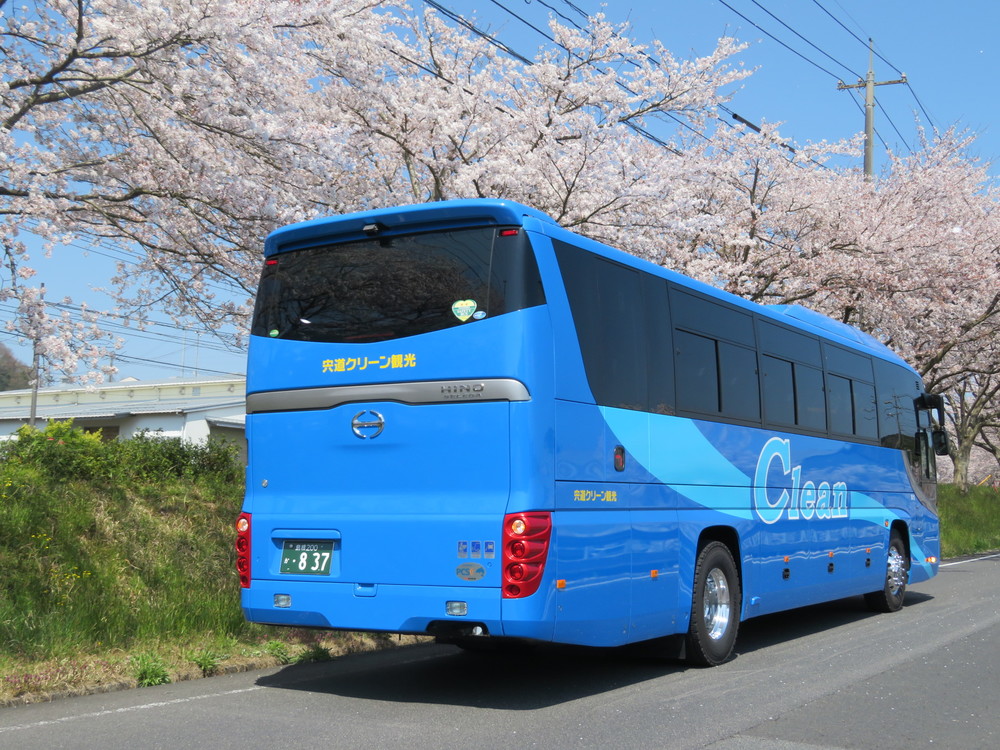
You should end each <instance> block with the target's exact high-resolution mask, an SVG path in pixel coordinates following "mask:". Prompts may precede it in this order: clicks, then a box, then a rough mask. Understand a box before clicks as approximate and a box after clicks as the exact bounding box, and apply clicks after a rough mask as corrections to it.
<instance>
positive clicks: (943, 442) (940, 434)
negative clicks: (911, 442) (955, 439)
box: [931, 429, 949, 456]
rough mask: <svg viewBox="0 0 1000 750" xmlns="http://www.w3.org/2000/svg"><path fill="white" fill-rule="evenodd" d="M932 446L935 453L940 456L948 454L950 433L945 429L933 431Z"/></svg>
mask: <svg viewBox="0 0 1000 750" xmlns="http://www.w3.org/2000/svg"><path fill="white" fill-rule="evenodd" d="M931 446H932V447H933V448H934V453H936V454H937V455H939V456H947V455H948V447H949V446H948V433H947V432H945V431H944V430H941V429H937V430H934V431H932V432H931Z"/></svg>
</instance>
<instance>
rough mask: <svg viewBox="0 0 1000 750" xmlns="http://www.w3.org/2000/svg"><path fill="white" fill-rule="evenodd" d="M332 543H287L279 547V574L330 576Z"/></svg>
mask: <svg viewBox="0 0 1000 750" xmlns="http://www.w3.org/2000/svg"><path fill="white" fill-rule="evenodd" d="M332 559H333V542H316V541H289V540H287V539H286V540H285V541H284V542H282V545H281V567H280V568H279V571H280V572H281V573H291V574H294V575H303V576H328V575H330V561H331V560H332Z"/></svg>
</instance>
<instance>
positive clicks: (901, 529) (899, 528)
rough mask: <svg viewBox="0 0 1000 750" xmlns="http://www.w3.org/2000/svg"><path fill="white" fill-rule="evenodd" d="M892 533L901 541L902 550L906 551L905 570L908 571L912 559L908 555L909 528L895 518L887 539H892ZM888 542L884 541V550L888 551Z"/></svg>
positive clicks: (904, 522)
mask: <svg viewBox="0 0 1000 750" xmlns="http://www.w3.org/2000/svg"><path fill="white" fill-rule="evenodd" d="M893 533H897V534H899V538H900V539H902V540H903V549H904V550H905V551H906V569H907V570H909V569H910V564H911V562H912V560H913V557H912V556H911V554H910V527H909V526H908V525H907V523H906V521H904V520H902V519H899V518H897V519H896V520H895V521H893V522H892V526H890V527H889V539H892V535H893ZM888 546H889V540H888V539H887V540H886V548H887V549H888Z"/></svg>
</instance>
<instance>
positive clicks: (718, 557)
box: [685, 542, 742, 667]
mask: <svg viewBox="0 0 1000 750" xmlns="http://www.w3.org/2000/svg"><path fill="white" fill-rule="evenodd" d="M741 601H742V591H741V588H740V576H739V573H738V572H737V570H736V563H735V562H733V555H732V553H731V552H730V551H729V547H727V546H726V545H725V544H723V543H722V542H709V543H708V544H706V545H705V546H704V547H702V549H701V551H700V552H699V553H698V562H697V564H696V565H695V569H694V590H693V592H692V597H691V624H690V627H689V628H688V633H687V639H686V641H685V646H686V655H687V660H688V661H689V662H690V663H692V664H697V665H699V666H705V667H714V666H716V665H718V664H722V662H724V661H726V660H727V659H728V658H729V657H730V655H731V654H732V653H733V646H734V645H735V643H736V633H737V631H738V630H739V626H740V604H741Z"/></svg>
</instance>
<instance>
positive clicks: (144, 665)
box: [131, 652, 170, 687]
mask: <svg viewBox="0 0 1000 750" xmlns="http://www.w3.org/2000/svg"><path fill="white" fill-rule="evenodd" d="M131 664H132V675H133V676H134V677H135V680H136V682H138V683H139V687H152V686H153V685H166V684H167V683H168V682H170V675H169V674H168V673H167V666H166V664H164V663H163V660H162V659H161V658H160V657H159V656H157V655H156V654H154V653H149V652H146V653H141V654H136V655H135V656H133V657H132V659H131Z"/></svg>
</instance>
